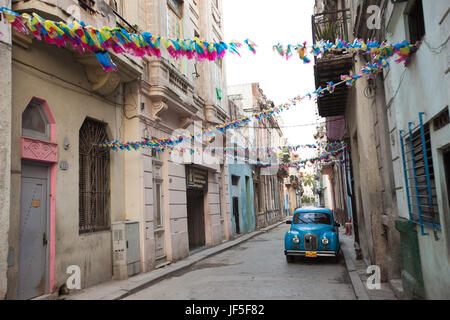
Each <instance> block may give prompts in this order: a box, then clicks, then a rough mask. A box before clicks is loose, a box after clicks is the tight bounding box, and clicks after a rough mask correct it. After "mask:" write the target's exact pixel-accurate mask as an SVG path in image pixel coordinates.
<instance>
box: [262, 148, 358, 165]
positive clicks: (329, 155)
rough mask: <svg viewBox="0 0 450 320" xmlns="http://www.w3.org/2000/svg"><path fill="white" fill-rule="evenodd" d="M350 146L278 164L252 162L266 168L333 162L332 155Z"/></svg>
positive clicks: (339, 153) (340, 152) (336, 154)
mask: <svg viewBox="0 0 450 320" xmlns="http://www.w3.org/2000/svg"><path fill="white" fill-rule="evenodd" d="M349 148H350V147H349V146H348V145H345V146H343V147H342V148H340V149H338V150H335V151H330V152H325V153H323V154H321V155H320V156H317V157H314V158H311V159H306V160H300V161H293V162H282V163H280V164H277V163H275V164H273V163H261V162H256V163H254V164H255V165H257V166H259V167H263V168H267V167H280V168H285V169H288V168H303V167H304V166H305V165H307V164H316V163H323V162H325V163H327V162H333V161H335V160H336V159H334V158H333V157H337V156H339V155H341V154H342V153H344V152H345V151H346V150H348V149H349Z"/></svg>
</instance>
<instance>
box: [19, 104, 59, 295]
mask: <svg viewBox="0 0 450 320" xmlns="http://www.w3.org/2000/svg"><path fill="white" fill-rule="evenodd" d="M33 100H35V101H39V102H40V103H41V104H42V109H43V111H44V113H45V115H46V117H47V120H48V122H49V123H48V124H49V128H50V130H49V141H44V140H41V139H36V138H30V137H23V136H22V137H21V161H22V163H24V162H27V163H31V164H32V165H44V166H47V167H48V168H49V169H48V171H49V177H48V189H49V190H48V197H49V198H48V211H47V212H48V220H47V221H48V224H47V228H48V235H49V237H48V249H47V251H48V261H47V262H48V263H47V269H48V278H47V279H46V281H48V287H47V288H48V289H47V290H46V292H47V293H52V292H53V291H55V290H56V288H55V253H56V225H55V221H56V166H57V164H58V144H57V143H56V121H55V118H54V117H53V113H52V112H51V110H50V106H49V105H48V103H47V101H46V100H44V99H41V98H38V97H32V98H31V99H30V103H31V102H32V101H33ZM21 188H22V187H21ZM20 190H21V191H22V189H20ZM17 288H18V287H17Z"/></svg>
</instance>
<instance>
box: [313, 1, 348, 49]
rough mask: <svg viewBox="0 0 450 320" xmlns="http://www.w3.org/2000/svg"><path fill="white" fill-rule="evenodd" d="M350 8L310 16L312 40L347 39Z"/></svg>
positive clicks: (331, 40) (333, 40) (332, 40)
mask: <svg viewBox="0 0 450 320" xmlns="http://www.w3.org/2000/svg"><path fill="white" fill-rule="evenodd" d="M349 20H350V9H342V10H337V11H333V12H322V13H319V14H315V15H313V16H312V17H311V21H312V33H313V42H314V43H316V42H318V41H320V40H325V41H326V40H328V41H330V42H333V43H334V42H335V41H336V39H342V40H345V41H348V40H349V33H348V30H349V25H348V24H349Z"/></svg>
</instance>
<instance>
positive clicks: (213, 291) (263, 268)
mask: <svg viewBox="0 0 450 320" xmlns="http://www.w3.org/2000/svg"><path fill="white" fill-rule="evenodd" d="M288 228H289V226H287V225H280V226H278V227H276V228H274V229H272V230H271V231H269V232H267V233H264V234H261V235H259V236H256V237H254V238H252V239H251V240H249V241H246V242H244V243H242V244H241V245H239V246H236V247H233V248H231V249H229V250H227V251H224V252H222V253H220V254H217V255H215V256H213V257H210V258H208V259H205V260H203V261H200V262H199V263H197V264H195V265H193V266H191V267H190V268H188V269H186V270H183V273H182V274H178V275H176V276H173V277H171V278H167V279H165V280H162V281H161V282H159V283H156V284H154V285H153V286H151V287H149V288H147V289H145V290H142V291H140V292H137V293H135V294H133V295H131V296H129V297H127V298H126V299H128V300H172V299H176V300H247V299H249V300H252V299H258V300H268V299H270V300H273V299H283V300H287V299H299V300H302V299H345V300H347V299H355V295H354V292H353V289H352V287H351V284H350V281H349V278H348V274H347V272H346V269H345V265H344V261H343V260H344V259H343V257H342V258H341V259H340V262H339V263H338V264H336V263H333V262H332V261H330V260H305V258H303V259H302V258H299V259H297V260H296V261H295V262H294V263H291V264H288V263H286V259H285V257H284V252H283V250H284V242H283V241H284V234H285V232H286V231H287V230H288Z"/></svg>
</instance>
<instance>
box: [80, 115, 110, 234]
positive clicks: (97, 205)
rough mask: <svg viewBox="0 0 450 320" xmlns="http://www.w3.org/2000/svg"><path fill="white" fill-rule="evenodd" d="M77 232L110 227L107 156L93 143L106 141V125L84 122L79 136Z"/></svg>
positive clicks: (88, 120)
mask: <svg viewBox="0 0 450 320" xmlns="http://www.w3.org/2000/svg"><path fill="white" fill-rule="evenodd" d="M79 138H80V140H79V164H80V167H79V170H80V171H79V177H80V181H79V231H80V234H81V233H88V232H96V231H102V230H108V229H109V227H110V214H109V212H110V201H109V198H110V189H109V188H110V186H109V182H110V178H109V175H110V168H109V164H110V156H109V150H100V149H99V148H97V147H96V146H95V144H97V143H100V142H103V141H105V140H108V135H107V134H106V124H105V123H103V122H100V121H97V120H93V119H86V120H85V121H84V123H83V125H82V126H81V129H80V136H79Z"/></svg>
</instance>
